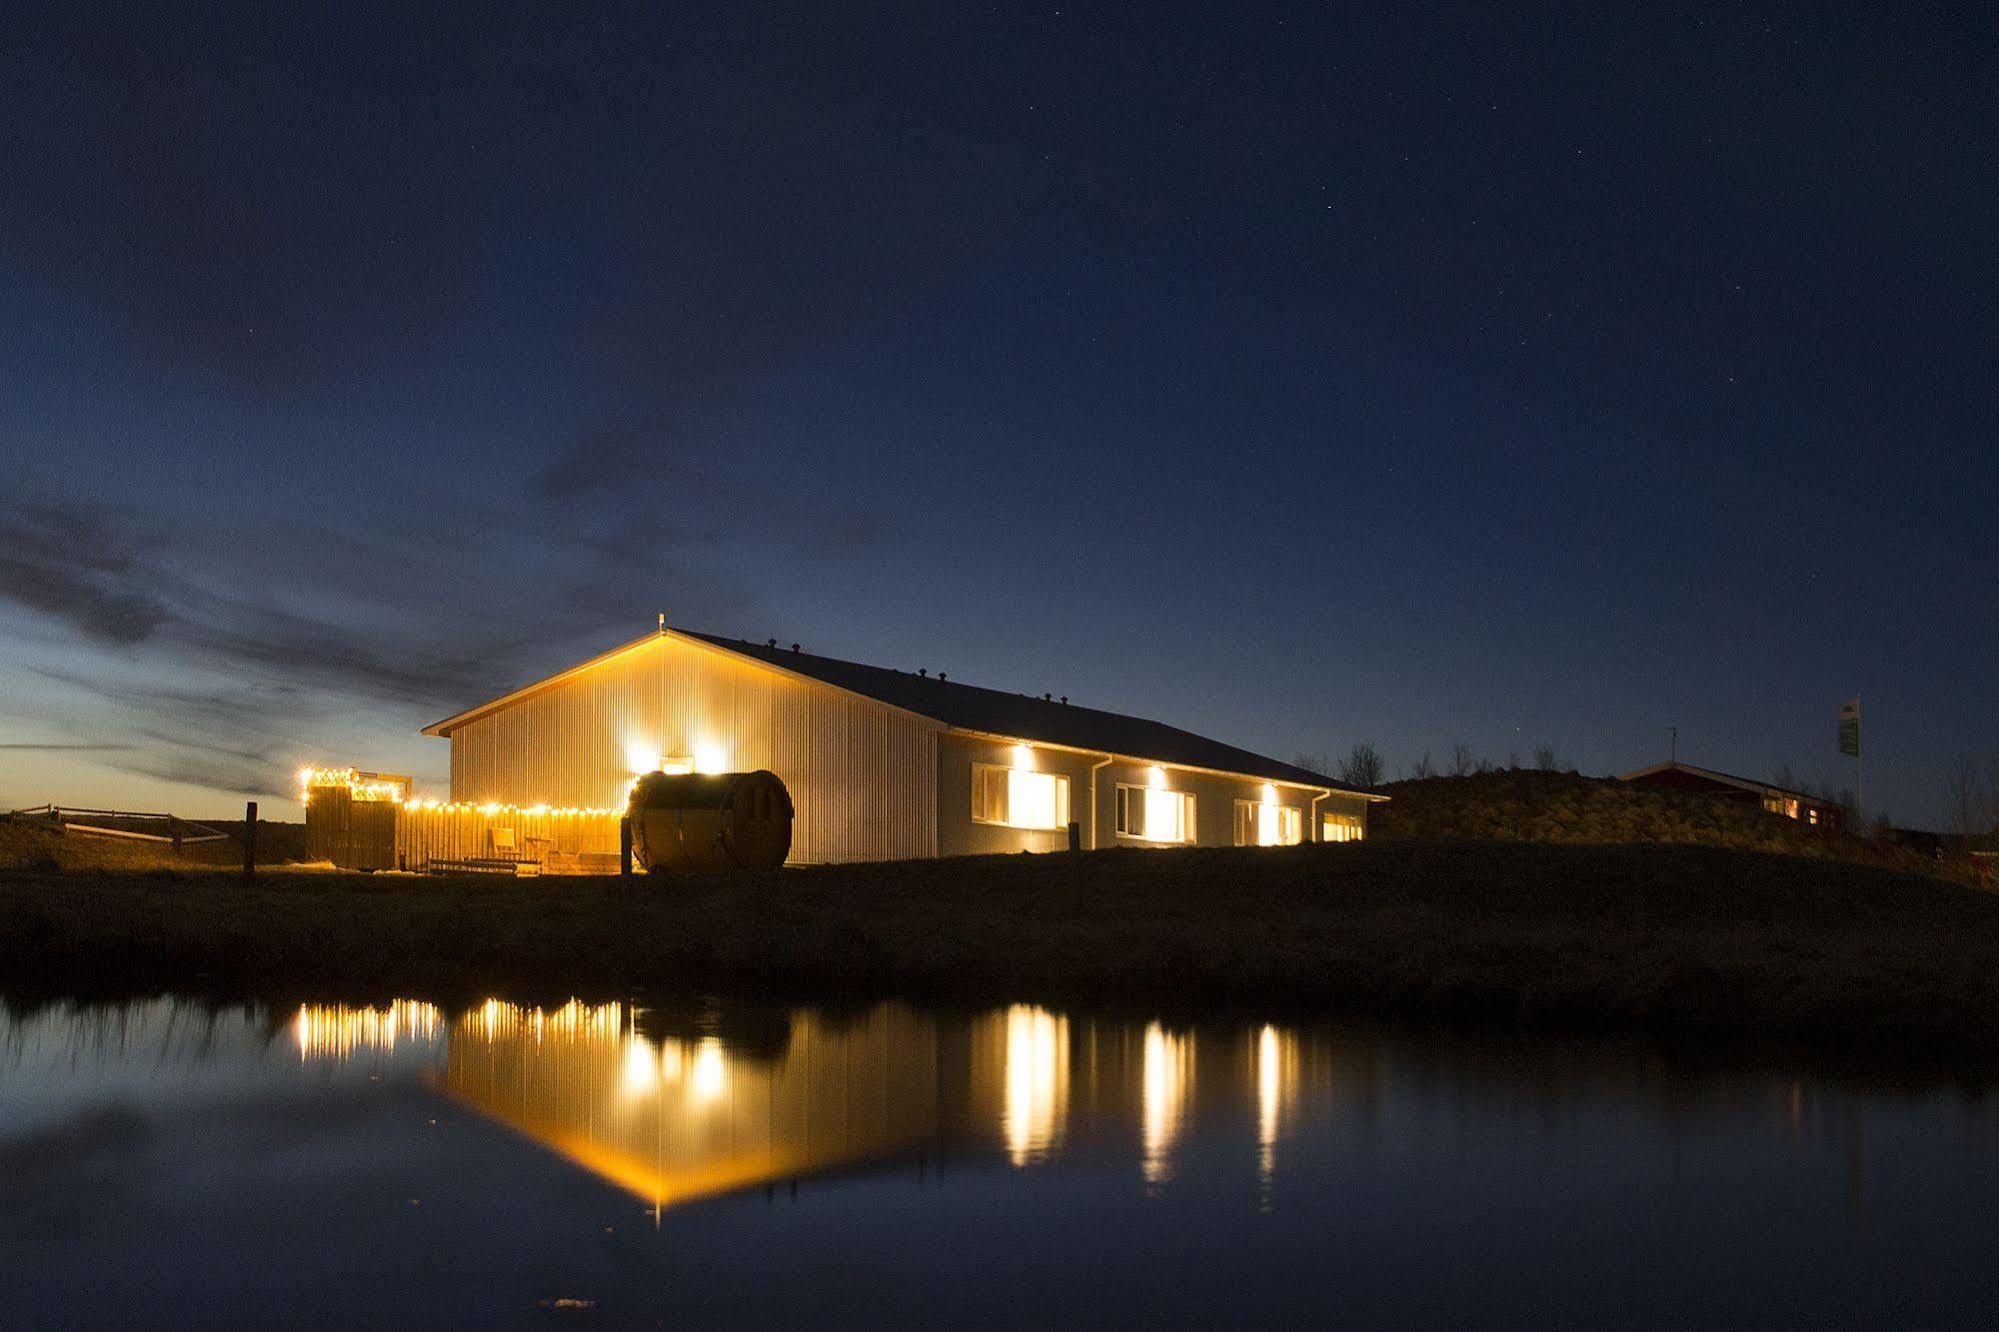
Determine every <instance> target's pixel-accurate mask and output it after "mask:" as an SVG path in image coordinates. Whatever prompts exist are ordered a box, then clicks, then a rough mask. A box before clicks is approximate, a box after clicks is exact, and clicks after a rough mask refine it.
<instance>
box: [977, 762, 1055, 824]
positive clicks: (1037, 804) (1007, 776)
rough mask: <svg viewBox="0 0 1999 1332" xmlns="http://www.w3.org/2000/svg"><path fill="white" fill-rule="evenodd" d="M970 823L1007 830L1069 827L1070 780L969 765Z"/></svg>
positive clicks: (990, 765) (1052, 775)
mask: <svg viewBox="0 0 1999 1332" xmlns="http://www.w3.org/2000/svg"><path fill="white" fill-rule="evenodd" d="M972 822H974V823H997V824H1001V825H1003V826H1005V827H1008V828H1066V827H1068V826H1069V779H1068V778H1067V777H1065V776H1063V775H1062V774H1061V773H1057V772H1029V771H1026V770H1025V769H1022V768H1003V767H1001V766H1000V765H999V764H997V763H974V764H973V765H972Z"/></svg>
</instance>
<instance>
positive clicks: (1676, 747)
mask: <svg viewBox="0 0 1999 1332" xmlns="http://www.w3.org/2000/svg"><path fill="white" fill-rule="evenodd" d="M1666 734H1667V735H1670V736H1672V737H1673V742H1672V743H1673V748H1672V758H1673V762H1674V763H1678V762H1679V761H1680V728H1679V727H1677V726H1668V727H1667V728H1666Z"/></svg>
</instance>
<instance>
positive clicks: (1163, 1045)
mask: <svg viewBox="0 0 1999 1332" xmlns="http://www.w3.org/2000/svg"><path fill="white" fill-rule="evenodd" d="M1193 1073H1194V1042H1193V1038H1192V1037H1190V1036H1170V1035H1168V1034H1167V1032H1166V1029H1165V1028H1164V1027H1161V1026H1160V1025H1159V1024H1158V1023H1157V1022H1154V1023H1152V1024H1151V1025H1150V1026H1148V1027H1146V1029H1145V1084H1144V1103H1143V1111H1144V1124H1143V1137H1144V1149H1145V1160H1144V1163H1143V1167H1144V1173H1145V1182H1146V1183H1147V1184H1155V1185H1156V1184H1161V1183H1164V1182H1165V1181H1166V1180H1168V1179H1170V1178H1172V1175H1173V1144H1174V1142H1175V1140H1176V1139H1178V1138H1179V1136H1180V1119H1181V1115H1182V1113H1183V1110H1182V1107H1183V1105H1184V1103H1185V1098H1186V1095H1187V1089H1188V1088H1187V1084H1188V1083H1189V1082H1190V1081H1191V1080H1192V1079H1193Z"/></svg>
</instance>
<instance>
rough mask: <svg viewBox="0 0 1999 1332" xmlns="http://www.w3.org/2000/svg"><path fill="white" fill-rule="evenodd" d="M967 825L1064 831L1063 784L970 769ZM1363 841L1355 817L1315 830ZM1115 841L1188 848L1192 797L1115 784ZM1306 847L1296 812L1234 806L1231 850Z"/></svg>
mask: <svg viewBox="0 0 1999 1332" xmlns="http://www.w3.org/2000/svg"><path fill="white" fill-rule="evenodd" d="M972 822H974V823H994V824H999V825H1000V826H1002V827H1007V828H1026V829H1043V830H1049V831H1060V830H1061V829H1064V828H1067V827H1068V826H1069V779H1068V777H1067V776H1065V775H1063V774H1062V773H1059V772H1032V771H1029V770H1027V769H1023V768H1009V767H1004V766H1002V765H1000V764H997V763H974V764H973V765H972ZM1365 834H1366V829H1365V827H1364V826H1363V825H1362V823H1361V819H1360V816H1359V815H1355V814H1327V815H1326V816H1325V818H1324V820H1323V821H1322V822H1321V824H1320V838H1321V840H1323V841H1327V842H1357V841H1359V840H1360V839H1361V838H1362V837H1363V836H1365ZM1117 835H1118V836H1120V837H1128V838H1132V839H1134V840H1136V841H1142V842H1159V843H1166V844H1186V843H1190V842H1192V841H1193V840H1194V837H1195V832H1194V797H1193V795H1192V793H1190V792H1187V791H1170V790H1167V789H1166V788H1165V787H1162V786H1136V785H1127V784H1125V783H1123V782H1120V783H1119V784H1118V788H1117ZM1304 840H1305V816H1304V812H1303V811H1302V810H1300V809H1298V808H1297V807H1296V806H1293V805H1278V804H1273V803H1270V802H1268V801H1258V800H1238V801H1236V802H1235V844H1236V845H1237V846H1296V845H1297V844H1298V843H1300V842H1302V841H1304Z"/></svg>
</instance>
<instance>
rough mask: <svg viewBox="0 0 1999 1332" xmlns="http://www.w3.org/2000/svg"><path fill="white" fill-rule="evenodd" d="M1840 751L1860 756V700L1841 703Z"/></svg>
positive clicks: (1855, 756)
mask: <svg viewBox="0 0 1999 1332" xmlns="http://www.w3.org/2000/svg"><path fill="white" fill-rule="evenodd" d="M1839 752H1840V753H1842V754H1851V755H1852V756H1853V757H1854V758H1859V757H1860V700H1859V699H1857V698H1856V699H1854V700H1853V701H1852V702H1850V703H1842V704H1840V705H1839Z"/></svg>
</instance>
